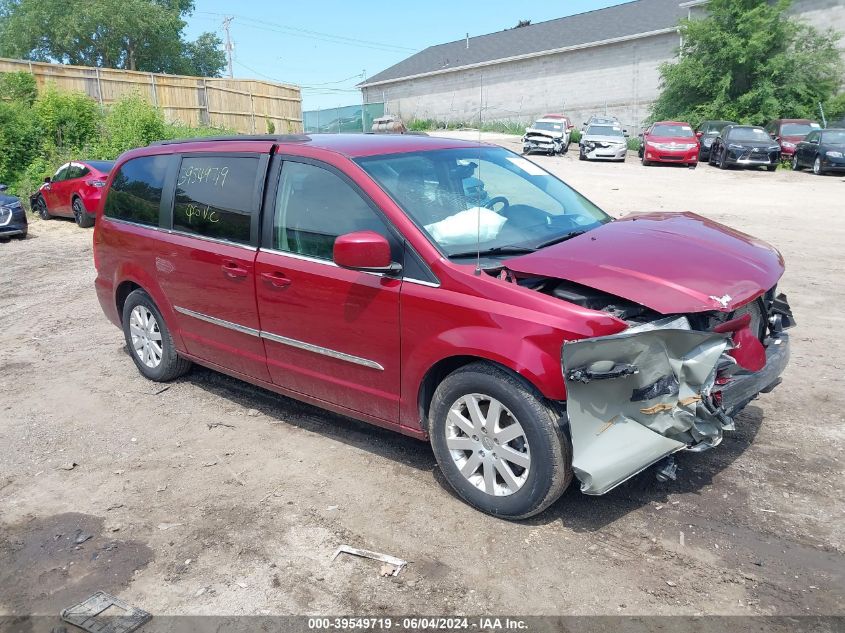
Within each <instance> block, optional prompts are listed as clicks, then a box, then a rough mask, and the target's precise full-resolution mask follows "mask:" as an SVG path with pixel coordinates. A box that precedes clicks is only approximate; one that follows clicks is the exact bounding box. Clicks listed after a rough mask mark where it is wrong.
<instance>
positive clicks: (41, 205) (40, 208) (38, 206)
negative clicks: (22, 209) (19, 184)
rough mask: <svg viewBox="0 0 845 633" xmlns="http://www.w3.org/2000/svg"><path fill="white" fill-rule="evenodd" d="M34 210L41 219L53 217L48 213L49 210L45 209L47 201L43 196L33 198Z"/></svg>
mask: <svg viewBox="0 0 845 633" xmlns="http://www.w3.org/2000/svg"><path fill="white" fill-rule="evenodd" d="M35 212H36V213H37V214H38V216H39V217H40V218H41V219H42V220H49V219H50V218H52V217H53V216H52V215H50V211H48V210H47V201H46V200H44V197H43V196H38V197H37V198H36V199H35Z"/></svg>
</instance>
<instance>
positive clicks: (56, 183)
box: [41, 163, 70, 215]
mask: <svg viewBox="0 0 845 633" xmlns="http://www.w3.org/2000/svg"><path fill="white" fill-rule="evenodd" d="M69 173H70V163H67V164H65V165H62V166H61V167H59V168H58V169H57V170H56V173H55V174H54V175H53V178H52V179H51V180H50V183H49V184H48V185H47V186H46V187H44V189H42V190H41V195H42V196H43V198H44V202H46V203H47V210H48V211H49V212H50V213H51V214H52V215H66V212H65V210H64V209H63V208H62V203H61V200H62V192H63V191H64V189H65V185H66V181H67V178H68V174H69Z"/></svg>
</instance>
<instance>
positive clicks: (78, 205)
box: [71, 198, 94, 229]
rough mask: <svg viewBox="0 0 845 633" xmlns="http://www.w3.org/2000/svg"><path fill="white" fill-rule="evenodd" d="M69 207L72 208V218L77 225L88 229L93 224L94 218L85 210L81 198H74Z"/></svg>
mask: <svg viewBox="0 0 845 633" xmlns="http://www.w3.org/2000/svg"><path fill="white" fill-rule="evenodd" d="M71 208H72V209H73V219H74V220H76V224H77V226H79V227H80V228H83V229H90V228H91V227H92V226H94V220H93V218H91V217H90V216H89V215H88V214H87V213H86V212H85V207H84V206H83V204H82V200H80V199H79V198H74V199H73V204H72V205H71Z"/></svg>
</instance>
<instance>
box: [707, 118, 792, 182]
mask: <svg viewBox="0 0 845 633" xmlns="http://www.w3.org/2000/svg"><path fill="white" fill-rule="evenodd" d="M707 162H708V163H710V164H711V165H718V167H719V168H720V169H727V168H728V167H730V166H732V165H737V166H739V167H765V168H766V169H768V170H769V171H774V170H775V169H777V168H778V163H780V145H778V144H777V143H776V142H775V141H774V140H772V137H771V136H769V135H768V134H767V133H766V130H764V129H763V128H761V127H757V126H754V125H728V126H726V127H724V128H723V129H722V131H721V132H720V133H719V136H717V137H716V138H714V139H713V143H712V144H711V145H710V158H709V159H708V161H707Z"/></svg>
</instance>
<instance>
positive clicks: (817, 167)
mask: <svg viewBox="0 0 845 633" xmlns="http://www.w3.org/2000/svg"><path fill="white" fill-rule="evenodd" d="M813 173H814V174H815V175H816V176H824V174H825V169H824V167H822V157H821V156H816V160H814V161H813Z"/></svg>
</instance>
